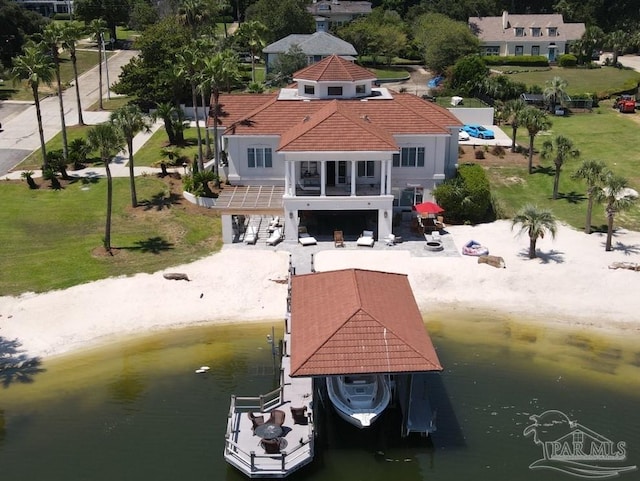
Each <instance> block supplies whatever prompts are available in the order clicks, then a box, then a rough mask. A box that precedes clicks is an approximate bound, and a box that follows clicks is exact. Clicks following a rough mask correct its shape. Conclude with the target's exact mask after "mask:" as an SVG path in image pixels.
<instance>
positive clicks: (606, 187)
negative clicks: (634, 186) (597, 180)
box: [597, 172, 636, 252]
mask: <svg viewBox="0 0 640 481" xmlns="http://www.w3.org/2000/svg"><path fill="white" fill-rule="evenodd" d="M628 188H629V181H628V180H627V179H626V178H624V177H622V176H620V175H616V174H614V173H613V172H607V174H606V175H605V176H604V178H603V181H602V188H601V189H598V191H597V200H598V201H604V202H605V203H606V206H605V213H606V216H607V242H606V245H605V250H606V251H607V252H609V251H612V250H613V248H612V247H611V238H612V237H613V220H614V218H615V216H616V214H617V213H618V212H620V211H623V210H627V209H629V208H630V207H631V206H632V205H633V204H634V203H635V202H636V197H635V196H630V195H628V194H627V189H628Z"/></svg>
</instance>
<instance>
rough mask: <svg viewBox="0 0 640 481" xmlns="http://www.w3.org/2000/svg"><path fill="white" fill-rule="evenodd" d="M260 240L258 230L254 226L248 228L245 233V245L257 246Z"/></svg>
mask: <svg viewBox="0 0 640 481" xmlns="http://www.w3.org/2000/svg"><path fill="white" fill-rule="evenodd" d="M257 240H258V232H257V230H256V228H255V227H254V226H252V225H250V226H249V227H247V231H246V232H245V233H244V243H245V244H255V243H256V241H257Z"/></svg>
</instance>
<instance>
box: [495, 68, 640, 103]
mask: <svg viewBox="0 0 640 481" xmlns="http://www.w3.org/2000/svg"><path fill="white" fill-rule="evenodd" d="M492 68H493V67H492ZM502 68H503V69H505V70H509V71H511V70H512V69H513V68H512V67H508V68H507V67H502ZM508 75H509V78H510V79H511V80H513V81H514V82H522V83H524V84H526V85H529V86H531V85H539V86H541V87H543V88H544V86H545V83H546V82H547V81H548V80H551V79H552V78H553V77H560V78H562V79H563V80H566V81H567V83H568V86H567V92H568V93H569V95H571V94H583V93H595V94H598V96H599V97H601V98H603V97H607V96H608V95H610V94H612V93H614V92H619V91H621V90H627V89H629V88H632V87H633V86H634V84H633V82H636V83H637V82H638V81H640V72H636V71H634V70H629V69H618V68H614V67H602V68H595V69H583V68H562V67H553V68H551V69H550V70H548V69H535V70H529V71H523V72H519V73H510V74H508ZM629 82H631V85H630V86H629ZM625 86H626V87H625Z"/></svg>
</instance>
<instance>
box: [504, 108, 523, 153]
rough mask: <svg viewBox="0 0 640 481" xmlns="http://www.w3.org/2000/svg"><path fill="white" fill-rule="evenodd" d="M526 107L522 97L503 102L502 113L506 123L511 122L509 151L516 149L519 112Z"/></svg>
mask: <svg viewBox="0 0 640 481" xmlns="http://www.w3.org/2000/svg"><path fill="white" fill-rule="evenodd" d="M526 107H527V103H526V102H525V101H524V100H522V99H512V100H509V101H508V102H506V103H505V104H504V111H503V115H504V117H505V119H506V122H507V123H508V124H511V132H512V137H511V152H515V151H516V134H517V133H518V127H519V124H520V112H522V111H523V110H524V109H525V108H526Z"/></svg>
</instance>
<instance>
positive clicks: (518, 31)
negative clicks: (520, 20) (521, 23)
mask: <svg viewBox="0 0 640 481" xmlns="http://www.w3.org/2000/svg"><path fill="white" fill-rule="evenodd" d="M516 37H524V28H523V27H516Z"/></svg>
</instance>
